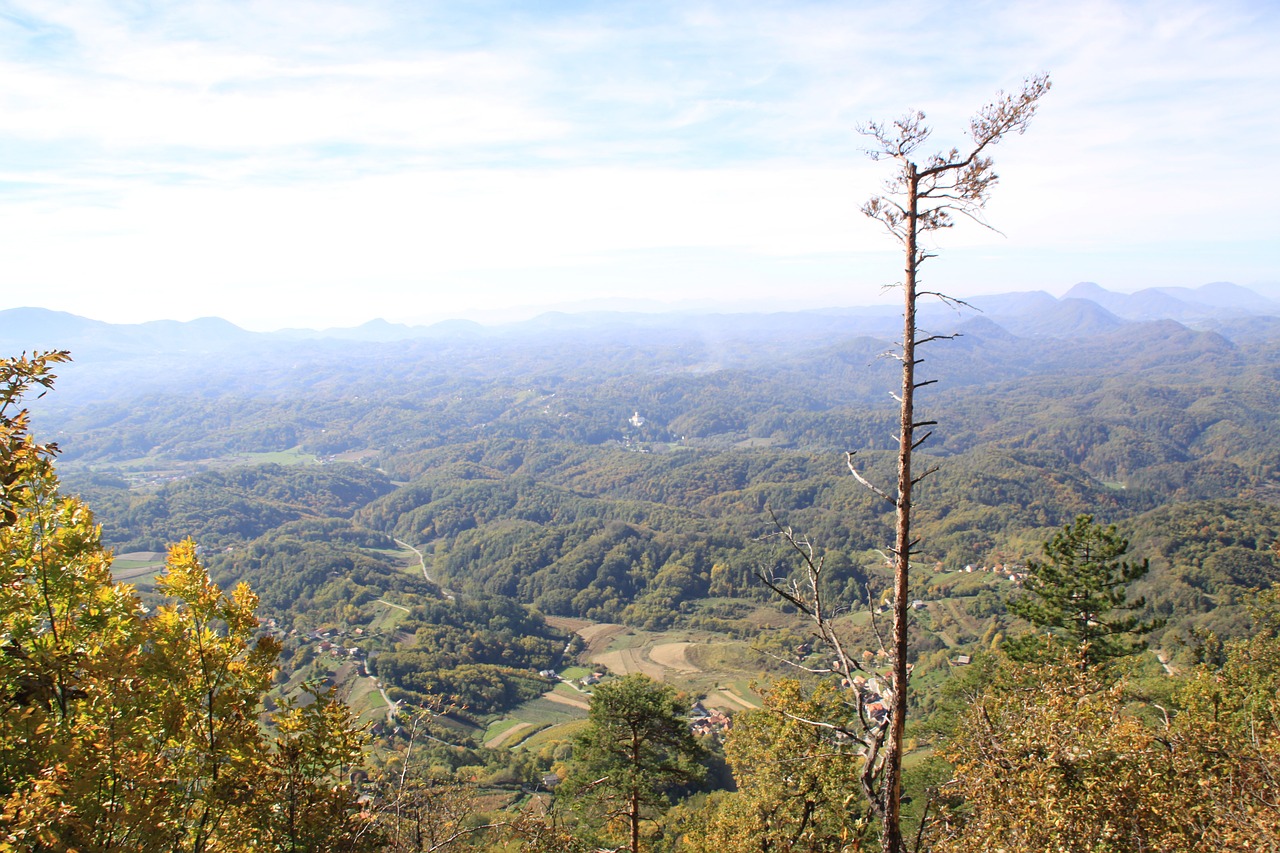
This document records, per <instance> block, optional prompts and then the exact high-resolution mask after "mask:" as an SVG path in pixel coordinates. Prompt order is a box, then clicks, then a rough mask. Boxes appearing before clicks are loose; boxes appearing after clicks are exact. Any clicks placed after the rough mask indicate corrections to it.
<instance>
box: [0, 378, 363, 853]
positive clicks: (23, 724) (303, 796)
mask: <svg viewBox="0 0 1280 853" xmlns="http://www.w3.org/2000/svg"><path fill="white" fill-rule="evenodd" d="M62 360H65V357H63V356H62V354H58V353H55V354H51V355H50V356H47V357H46V356H41V355H35V356H33V357H31V358H23V359H9V360H6V361H4V362H3V369H2V370H0V376H3V377H4V381H5V382H6V383H7V384H6V385H5V386H4V389H3V391H0V448H3V460H2V461H3V462H4V469H3V473H4V480H3V482H2V483H0V506H2V507H3V508H4V514H3V518H2V519H0V636H3V638H4V642H3V646H2V647H0V694H3V696H4V700H5V701H4V703H3V709H2V710H0V849H2V850H15V851H16V850H84V851H105V850H122V849H128V850H138V851H172V850H202V851H215V850H238V849H243V848H244V841H243V839H245V838H247V837H253V838H257V839H258V840H260V841H261V849H264V850H273V851H286V850H290V851H292V850H297V849H300V845H303V842H301V841H300V840H299V839H300V838H301V836H299V835H298V833H297V832H296V831H295V830H297V829H298V826H300V825H297V824H295V825H294V826H293V827H292V828H291V829H290V828H285V829H280V830H279V831H277V830H278V827H277V826H276V823H275V821H276V817H277V816H278V815H279V814H281V811H282V810H284V811H288V810H290V809H295V811H296V813H297V814H299V815H305V818H304V819H305V821H306V822H307V823H308V824H309V826H310V827H311V828H310V829H309V830H308V831H309V832H312V833H314V834H315V835H314V837H315V838H331V839H339V838H345V839H347V840H348V841H349V842H350V843H343V844H337V843H336V842H335V843H334V844H333V845H329V842H325V843H324V844H311V843H307V844H305V846H307V848H308V849H315V850H338V849H342V850H353V851H355V850H364V849H369V847H370V845H371V844H372V843H373V842H374V841H375V840H376V838H375V836H374V835H372V834H370V833H367V832H365V831H364V829H365V827H363V823H364V822H363V820H362V818H360V816H359V813H358V811H357V810H356V808H355V802H354V799H353V797H352V795H351V792H350V790H349V789H347V788H345V786H343V785H342V784H341V782H340V781H339V780H337V779H335V778H334V776H333V772H332V771H333V769H334V762H335V761H343V762H353V761H354V760H356V759H357V757H358V752H359V750H358V748H357V745H358V742H359V736H358V734H357V733H356V732H355V731H354V729H353V727H352V724H351V719H350V715H349V712H348V711H347V709H346V708H345V706H341V705H338V704H336V703H333V702H332V701H328V700H325V701H323V702H320V703H318V704H317V710H314V711H301V712H296V713H295V712H287V713H286V714H285V715H283V716H282V717H281V718H280V719H279V720H278V726H279V727H278V731H279V732H280V740H278V741H277V743H276V744H275V749H274V750H273V749H272V747H271V745H269V744H268V742H267V740H266V738H265V736H264V733H263V729H262V728H261V727H260V725H259V719H258V716H257V711H258V709H259V707H260V702H261V698H262V696H263V695H264V693H265V691H266V690H267V688H268V687H269V686H270V683H271V675H272V668H273V665H274V663H275V658H276V653H277V652H278V649H279V646H278V644H277V643H276V641H275V640H273V639H271V638H270V637H267V636H260V635H259V634H258V621H257V618H256V616H255V609H256V606H257V599H256V597H255V596H254V595H253V593H252V592H250V591H249V589H248V587H245V586H243V585H241V586H239V587H237V588H236V589H235V590H234V592H233V593H232V594H231V595H226V594H224V593H223V592H222V591H221V590H219V589H218V587H217V586H215V585H214V584H213V583H212V582H211V581H210V580H209V577H208V574H207V573H206V572H205V570H204V568H203V567H202V566H201V565H200V563H199V562H198V560H197V559H196V549H195V545H194V544H193V543H192V542H190V541H186V542H183V543H181V544H180V545H178V546H175V548H174V549H173V550H172V551H171V553H170V555H169V559H168V562H167V565H166V570H165V573H164V575H163V576H162V577H161V578H160V580H159V582H158V586H159V588H160V590H161V591H162V592H163V593H164V594H165V595H166V596H168V600H167V601H166V602H165V603H164V604H163V605H161V606H160V607H158V608H156V609H155V610H154V611H153V612H150V613H148V611H147V610H146V609H145V608H144V607H143V606H142V604H141V602H139V600H138V599H137V597H136V596H135V595H134V594H133V590H132V588H130V587H128V586H125V585H121V584H116V583H113V582H112V580H111V574H110V558H109V555H108V554H107V553H106V552H105V551H104V550H103V548H102V546H101V543H100V540H99V530H98V528H97V527H96V526H95V525H94V524H93V519H92V516H91V514H90V513H89V511H88V509H87V508H86V507H85V506H84V505H83V504H82V503H81V502H80V501H78V500H76V499H74V498H67V497H64V496H62V495H61V494H60V491H59V483H58V480H57V477H56V475H55V473H54V469H53V465H52V456H53V451H54V448H52V447H51V446H47V445H46V446H41V445H38V444H36V443H35V442H34V441H32V440H31V438H30V435H29V433H28V432H27V424H26V419H25V415H24V414H23V413H22V412H18V413H16V414H15V413H12V412H11V411H10V410H9V409H10V407H11V406H12V405H14V404H16V403H17V402H19V401H20V400H21V397H22V394H23V393H25V392H26V391H27V390H29V389H30V388H31V387H33V386H35V385H39V386H43V387H46V388H47V387H49V385H50V383H51V382H52V379H53V377H52V374H51V373H50V372H49V366H50V365H51V364H56V363H58V362H59V361H62ZM281 774H283V777H287V779H288V784H287V785H285V786H283V787H281V786H278V785H277V784H276V781H277V780H279V779H280V778H283V777H282V775H281ZM319 803H323V804H324V805H323V807H322V808H320V807H317V804H319ZM344 833H345V834H344ZM359 838H363V839H364V840H362V841H358V842H357V839H359Z"/></svg>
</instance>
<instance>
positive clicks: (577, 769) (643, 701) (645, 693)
mask: <svg viewBox="0 0 1280 853" xmlns="http://www.w3.org/2000/svg"><path fill="white" fill-rule="evenodd" d="M702 756H703V750H702V747H701V746H699V745H698V742H697V741H696V740H695V739H694V737H693V733H692V732H690V730H689V724H688V721H687V720H686V719H685V716H684V710H683V708H682V707H681V703H680V701H679V699H678V698H677V696H676V692H675V690H674V689H673V688H671V687H668V686H667V685H664V684H659V683H658V682H656V681H654V680H653V679H652V678H649V677H648V676H647V675H642V674H640V673H635V674H632V675H628V676H625V677H624V678H620V679H618V680H617V681H612V682H608V683H605V684H601V685H600V686H599V687H597V688H596V692H595V695H594V696H593V697H592V699H591V710H590V711H589V712H588V714H587V728H586V730H585V731H583V732H582V734H580V735H579V736H578V737H577V738H576V739H575V740H574V744H573V760H572V762H571V763H570V767H569V775H568V778H566V779H565V782H564V784H563V785H562V786H561V787H560V789H559V790H558V791H557V796H564V795H568V796H570V797H574V798H577V800H578V802H579V804H581V805H583V806H586V807H589V808H590V809H591V811H593V812H594V813H595V814H596V815H598V816H599V817H602V818H604V820H605V821H606V823H622V824H623V825H624V826H625V827H626V831H627V838H628V842H627V843H628V845H629V848H630V850H631V853H638V851H639V850H640V829H641V825H642V824H643V823H644V821H646V820H649V819H652V818H653V817H655V816H656V815H659V814H661V813H662V812H663V811H665V810H666V808H667V806H668V805H669V801H668V796H667V794H668V791H670V790H671V789H672V788H674V787H676V786H679V785H683V784H688V783H690V782H694V781H697V780H698V779H700V778H702V776H703V774H704V768H703V767H702V765H701V764H699V761H700V759H701V758H702Z"/></svg>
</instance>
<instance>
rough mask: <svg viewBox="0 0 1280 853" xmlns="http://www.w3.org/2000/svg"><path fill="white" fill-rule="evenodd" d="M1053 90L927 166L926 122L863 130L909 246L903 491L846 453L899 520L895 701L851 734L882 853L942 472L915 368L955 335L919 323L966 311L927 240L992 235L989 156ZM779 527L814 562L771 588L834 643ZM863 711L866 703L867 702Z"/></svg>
mask: <svg viewBox="0 0 1280 853" xmlns="http://www.w3.org/2000/svg"><path fill="white" fill-rule="evenodd" d="M1049 85H1050V84H1049V77H1048V75H1040V76H1036V77H1030V78H1028V79H1027V80H1026V81H1024V84H1023V87H1022V90H1021V91H1020V92H1017V93H1016V94H1005V93H999V94H998V95H997V97H996V98H995V100H994V101H992V102H991V103H989V104H987V105H986V106H984V107H983V108H982V109H981V110H979V111H978V113H977V114H976V115H975V116H974V117H973V118H972V119H970V122H969V136H970V140H971V141H970V142H969V143H968V144H966V145H965V146H964V148H960V147H954V148H952V149H951V150H949V151H942V152H938V153H935V154H930V155H928V156H927V157H924V158H920V157H919V154H918V152H919V150H920V148H921V147H922V146H923V145H924V144H925V143H926V142H928V140H929V136H930V134H931V132H932V129H931V128H930V127H929V126H928V125H927V124H925V115H924V113H922V112H911V113H908V114H907V115H906V116H904V117H903V118H900V119H898V120H897V121H894V122H892V123H891V124H881V123H875V122H873V123H870V124H867V125H865V126H863V127H860V128H859V132H860V133H861V134H862V135H864V136H866V137H868V138H869V139H870V140H871V142H872V145H871V147H870V148H869V149H868V152H867V153H868V154H869V155H870V157H871V159H872V160H877V161H880V160H888V161H892V162H893V164H894V166H895V172H894V174H893V176H892V177H891V178H890V179H889V180H888V181H887V182H886V184H885V190H884V192H883V193H882V194H880V195H876V196H873V197H872V198H871V199H870V200H869V201H867V203H866V204H865V205H863V207H862V212H863V213H864V214H866V215H867V216H869V217H871V218H872V219H875V220H877V221H879V222H880V223H881V224H883V225H884V226H885V228H886V230H888V232H889V234H890V235H891V236H892V237H893V238H894V239H895V240H896V241H898V243H899V244H900V245H901V246H902V247H903V250H904V254H905V267H904V275H903V280H902V282H900V284H899V285H898V286H900V287H901V288H902V297H903V299H902V304H903V315H902V319H903V325H902V339H901V341H900V342H899V344H898V346H897V349H896V350H895V351H894V352H893V353H892V355H893V356H894V357H895V358H897V359H898V360H899V361H901V363H902V385H901V391H900V392H899V393H898V394H895V395H894V398H895V399H896V400H897V401H898V403H899V405H900V420H899V431H898V435H897V441H898V472H897V474H898V476H897V488H896V490H894V491H890V490H887V489H884V488H881V487H880V486H877V485H876V484H875V483H872V482H871V481H870V480H868V479H867V478H866V477H865V476H864V475H863V474H862V473H861V471H859V468H858V464H857V461H856V459H855V457H856V451H850V452H849V453H848V454H847V462H848V466H849V470H850V471H851V472H852V473H853V476H854V477H855V478H857V480H858V482H859V483H861V484H862V485H863V486H865V487H867V488H868V489H870V490H871V491H872V492H874V493H875V494H876V495H877V496H879V497H880V498H883V499H884V500H885V501H886V502H888V503H890V504H892V505H893V507H894V509H895V512H896V523H895V529H894V543H893V545H892V547H890V548H889V554H888V557H889V562H890V564H891V565H892V568H893V591H894V595H893V625H892V630H891V633H890V637H889V642H888V651H889V656H890V661H891V662H892V667H893V671H892V678H891V681H890V692H891V694H892V695H891V697H885V698H887V699H889V702H888V703H887V704H888V706H889V713H888V716H887V717H885V718H884V719H883V720H879V721H870V720H869V721H868V722H867V723H866V724H865V725H864V726H863V727H862V730H861V731H860V732H856V733H855V732H844V734H848V735H853V736H856V737H858V739H859V740H860V741H861V742H862V744H863V747H862V750H863V756H864V759H863V760H864V766H863V771H862V778H861V783H862V788H863V792H864V794H865V795H866V797H867V799H868V801H869V805H870V807H871V810H872V812H873V813H874V814H875V815H876V816H877V817H878V818H879V820H880V825H881V836H880V844H881V850H882V851H883V853H907V850H908V847H907V844H906V841H905V840H904V838H903V833H902V810H901V805H902V745H903V734H904V731H905V725H906V717H907V652H908V649H907V625H908V622H907V618H908V612H909V603H910V600H909V592H908V590H909V582H910V567H911V556H912V554H913V553H915V552H916V546H917V545H918V544H919V542H918V540H917V539H916V538H914V537H913V533H912V528H911V513H912V490H913V489H914V488H915V486H916V485H917V484H918V483H919V482H920V481H921V480H923V479H924V478H925V477H927V476H929V475H930V474H932V473H933V472H934V470H935V469H934V468H928V469H926V470H924V471H921V472H919V473H917V472H916V471H915V470H914V469H913V468H912V456H913V454H914V453H915V451H916V449H917V448H919V447H920V446H921V445H922V444H923V443H924V442H925V441H926V440H927V439H928V438H929V436H930V435H931V431H930V427H932V426H934V425H935V423H936V422H935V421H930V420H916V417H917V416H916V412H915V395H916V391H918V390H919V389H920V388H922V387H924V386H926V385H930V384H932V383H933V382H935V381H936V380H921V379H919V378H917V375H916V368H917V367H919V365H920V363H921V362H922V359H921V358H920V356H919V355H918V354H917V349H918V348H919V347H921V346H923V345H924V344H928V343H932V342H934V341H938V340H945V339H950V338H954V337H955V335H954V334H949V335H937V334H929V333H925V332H922V331H921V330H920V329H919V327H918V326H917V323H916V309H917V304H918V302H919V300H920V298H921V297H935V298H937V299H940V300H942V301H943V302H945V303H949V304H952V305H963V304H964V303H963V302H961V301H960V300H958V299H954V298H951V297H949V296H947V295H945V294H943V293H939V292H936V291H930V290H923V289H921V287H920V275H919V273H920V267H921V265H922V264H923V263H924V262H925V261H926V260H928V259H930V258H932V257H935V255H934V254H932V253H931V252H930V250H929V249H928V248H926V247H925V246H924V245H923V241H924V239H925V238H926V237H927V235H928V234H929V233H930V232H933V231H940V230H942V229H945V228H950V227H952V226H953V225H954V224H955V222H956V219H957V217H958V216H959V217H965V218H968V219H971V220H973V221H975V222H977V223H978V224H980V225H982V226H984V227H987V228H990V226H989V225H987V223H986V222H985V221H984V220H983V218H982V210H983V208H984V207H985V206H986V203H987V199H988V198H989V197H990V193H991V190H992V188H993V187H994V186H995V184H996V181H997V176H996V173H995V171H994V170H993V168H992V167H993V161H992V159H991V157H990V156H989V155H988V154H987V150H988V149H989V148H990V147H991V146H993V145H995V144H996V143H998V142H999V141H1000V140H1001V139H1003V138H1004V137H1005V136H1006V135H1008V134H1011V133H1017V134H1021V133H1023V132H1025V131H1026V129H1027V125H1028V123H1029V122H1030V121H1031V118H1032V116H1034V115H1035V111H1036V107H1037V104H1038V102H1039V100H1040V98H1041V97H1043V96H1044V95H1045V93H1047V92H1048V91H1049ZM779 529H780V530H781V531H782V536H783V537H784V538H785V539H787V541H789V542H790V543H791V545H792V547H793V548H795V549H796V550H797V551H799V552H802V556H803V555H804V554H805V552H807V554H808V559H805V560H803V562H805V563H806V567H807V569H808V572H809V575H810V580H809V582H806V583H802V584H791V585H789V586H788V585H786V584H784V583H781V582H778V581H776V580H774V579H767V580H766V582H767V583H769V586H770V587H771V588H772V589H773V590H774V592H776V593H778V594H779V595H782V596H783V597H784V598H786V599H787V600H788V601H789V602H790V603H791V604H793V605H794V606H796V607H798V608H799V609H801V610H802V612H804V613H806V614H807V615H808V616H809V617H810V619H812V620H813V621H814V622H815V623H816V624H817V626H818V635H819V636H820V637H822V638H823V639H824V640H826V641H827V642H828V644H832V640H833V638H834V636H835V633H834V630H833V627H832V624H831V608H830V607H829V606H828V605H826V604H825V603H824V602H823V601H822V598H821V595H820V594H819V591H818V589H819V586H818V582H817V581H818V575H819V574H820V571H821V564H820V562H816V561H814V560H813V558H812V551H811V550H810V549H809V548H808V543H807V541H804V540H799V539H797V538H796V537H795V536H794V535H793V534H792V533H791V531H790V530H786V529H782V528H781V527H780V528H779ZM833 650H834V651H835V652H836V669H843V670H844V671H843V673H841V674H842V675H843V676H844V677H845V678H846V679H850V680H851V679H852V670H853V669H856V668H861V665H860V662H858V661H856V660H852V659H850V658H849V657H848V656H846V655H845V654H844V653H843V649H842V648H840V647H839V645H838V644H837V645H833ZM856 704H858V705H859V706H860V705H861V703H860V702H857V703H856ZM859 710H861V708H860V707H859ZM860 716H861V715H860ZM921 829H923V825H922V826H921ZM920 837H921V835H920V833H917V836H916V843H915V845H913V846H915V847H917V848H918V847H919V839H920Z"/></svg>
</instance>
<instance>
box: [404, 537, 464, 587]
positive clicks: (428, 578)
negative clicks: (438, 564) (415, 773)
mask: <svg viewBox="0 0 1280 853" xmlns="http://www.w3.org/2000/svg"><path fill="white" fill-rule="evenodd" d="M391 541H392V542H394V543H396V544H397V545H399V546H400V547H401V548H408V549H409V550H410V551H412V552H413V553H415V554H417V555H418V565H419V566H421V567H422V577H423V579H424V580H425V581H426V582H427V583H429V584H433V585H435V586H436V587H439V589H440V594H441V595H443V596H444V597H445V598H447V599H449V600H450V601H453V593H452V592H450V591H449V590H447V589H445V588H444V587H442V586H440V585H439V584H438V583H436V582H435V581H433V580H432V579H431V575H429V574H428V573H427V558H426V556H425V555H424V554H423V553H422V552H421V551H419V550H418V549H417V548H415V547H413V546H412V545H410V544H409V543H408V542H404V541H402V540H400V539H392V540H391Z"/></svg>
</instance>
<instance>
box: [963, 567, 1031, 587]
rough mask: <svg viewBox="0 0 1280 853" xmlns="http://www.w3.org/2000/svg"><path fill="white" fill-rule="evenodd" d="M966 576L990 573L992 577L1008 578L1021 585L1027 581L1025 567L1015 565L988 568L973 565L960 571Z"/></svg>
mask: <svg viewBox="0 0 1280 853" xmlns="http://www.w3.org/2000/svg"><path fill="white" fill-rule="evenodd" d="M962 571H964V572H965V573H966V574H972V573H974V572H990V573H991V574H993V575H1000V576H1001V577H1005V578H1008V579H1009V580H1011V581H1013V582H1014V583H1022V582H1023V581H1024V580H1026V579H1027V567H1026V566H1020V565H1018V564H1016V563H994V564H992V565H990V566H975V565H973V563H970V564H969V565H967V566H965V567H964V569H962Z"/></svg>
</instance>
